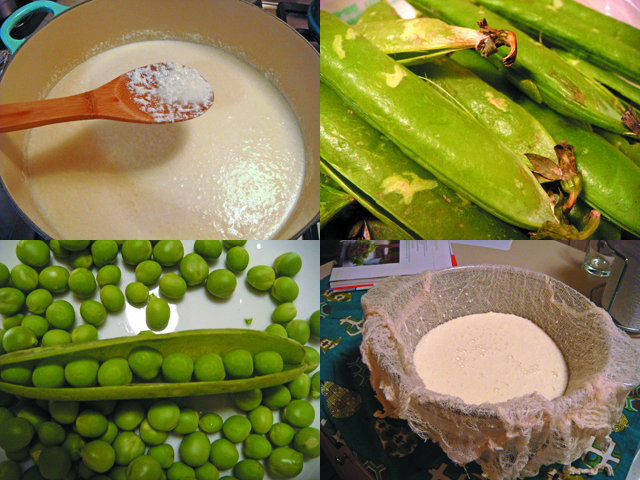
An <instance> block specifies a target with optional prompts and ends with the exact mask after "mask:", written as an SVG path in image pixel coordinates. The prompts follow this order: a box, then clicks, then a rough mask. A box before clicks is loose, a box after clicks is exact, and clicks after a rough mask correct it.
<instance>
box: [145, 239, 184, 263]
mask: <svg viewBox="0 0 640 480" xmlns="http://www.w3.org/2000/svg"><path fill="white" fill-rule="evenodd" d="M183 257H184V246H183V245H182V242H181V241H180V240H160V241H159V242H158V243H156V244H155V245H154V246H153V258H154V260H155V261H156V262H158V263H159V264H160V265H162V266H164V267H170V266H173V265H177V264H178V263H180V260H182V258H183Z"/></svg>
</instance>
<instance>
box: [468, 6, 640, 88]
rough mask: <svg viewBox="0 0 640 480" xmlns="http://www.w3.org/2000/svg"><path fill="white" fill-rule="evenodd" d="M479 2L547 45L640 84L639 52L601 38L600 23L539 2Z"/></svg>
mask: <svg viewBox="0 0 640 480" xmlns="http://www.w3.org/2000/svg"><path fill="white" fill-rule="evenodd" d="M477 2H478V3H479V4H480V5H483V6H485V7H486V8H488V9H490V10H491V11H492V12H494V13H496V14H498V15H500V16H501V17H504V18H506V19H507V20H509V21H510V22H511V23H513V24H514V25H516V26H517V27H518V28H520V29H522V30H524V32H526V33H528V34H529V35H531V36H532V37H534V38H539V39H540V41H541V42H542V43H544V44H552V45H555V46H558V47H562V48H563V49H565V50H568V51H570V52H571V53H573V54H574V55H577V56H579V57H581V58H588V59H589V61H590V62H591V63H593V64H594V65H597V66H599V67H601V68H604V69H606V70H607V71H611V72H613V73H617V74H619V75H622V76H623V77H625V78H627V79H629V80H631V81H632V82H640V50H636V49H635V48H633V47H630V46H629V45H627V44H626V43H624V42H622V41H620V40H617V39H615V38H613V37H610V36H608V35H601V34H600V31H599V30H598V24H597V23H591V22H589V23H584V22H576V19H575V18H573V17H567V16H565V15H563V14H559V13H557V12H555V11H554V10H552V9H550V8H545V6H544V2H542V1H538V0H477ZM594 20H595V19H594ZM635 35H636V36H637V35H640V31H638V30H637V31H636V33H635ZM594 36H595V38H594Z"/></svg>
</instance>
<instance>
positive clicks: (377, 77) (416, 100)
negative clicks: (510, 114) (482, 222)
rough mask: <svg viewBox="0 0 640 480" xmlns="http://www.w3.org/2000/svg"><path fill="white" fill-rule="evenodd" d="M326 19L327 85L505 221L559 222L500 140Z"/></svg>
mask: <svg viewBox="0 0 640 480" xmlns="http://www.w3.org/2000/svg"><path fill="white" fill-rule="evenodd" d="M321 21H322V25H323V27H322V28H323V41H322V43H321V46H320V49H321V56H322V62H321V66H320V77H321V80H323V81H325V83H327V84H329V85H330V86H331V87H333V88H334V89H335V90H336V91H337V92H338V93H339V94H340V96H341V97H343V98H344V99H346V100H347V101H348V103H349V105H351V106H352V107H353V108H354V109H355V110H356V111H357V112H358V113H359V114H360V115H361V116H362V117H363V118H364V119H365V120H366V121H367V122H368V123H369V124H371V125H372V126H374V127H375V128H376V129H378V130H379V131H380V132H382V133H383V134H384V135H385V136H387V137H388V138H389V139H390V140H391V141H393V142H394V143H395V144H396V145H398V146H399V147H400V149H401V150H402V151H403V152H404V153H405V154H406V155H408V156H409V157H410V158H411V159H413V160H414V161H415V162H417V163H418V164H419V165H420V166H422V167H423V168H425V169H427V170H429V171H430V172H431V173H432V174H434V175H435V177H436V178H437V179H438V180H439V181H441V182H443V183H444V184H445V185H447V186H448V187H450V188H452V189H453V190H455V191H456V192H458V194H460V195H461V196H463V198H467V199H469V200H471V201H473V202H474V203H476V204H477V205H478V206H480V207H482V208H483V209H485V210H486V211H488V212H489V213H491V214H493V215H494V216H496V217H498V218H500V219H501V220H503V221H506V222H508V223H511V224H513V225H516V226H519V227H522V228H528V229H538V228H539V227H540V226H541V225H543V224H544V223H545V222H548V221H549V222H557V219H556V218H555V216H554V214H553V209H552V208H551V204H550V202H549V199H548V198H547V196H546V194H545V192H544V191H543V190H542V188H541V187H540V185H539V184H538V182H537V181H536V179H535V178H534V176H533V174H532V173H531V172H530V171H529V170H528V168H527V167H526V166H525V164H524V163H523V162H522V160H520V158H519V156H518V155H516V154H515V153H513V152H511V150H509V148H508V147H507V146H506V145H504V144H503V143H502V142H501V141H500V140H499V139H498V138H497V137H495V136H494V135H493V134H492V133H491V132H489V131H488V130H486V129H485V128H484V127H483V126H482V125H480V124H479V123H477V122H475V121H469V118H470V117H469V116H468V115H467V114H465V113H464V112H462V111H461V110H460V109H458V108H454V107H452V106H451V104H450V102H449V101H448V100H447V99H445V98H444V97H443V96H442V95H441V94H440V93H439V92H437V91H436V90H435V89H434V87H432V86H431V85H429V84H427V83H425V82H424V81H423V80H421V79H420V78H418V77H417V76H416V75H414V74H413V73H411V72H409V71H408V70H407V69H405V68H404V67H402V66H401V65H399V64H398V63H397V62H395V61H393V59H391V58H390V57H388V56H387V55H385V54H384V53H383V52H381V51H380V50H378V49H377V48H376V47H375V46H374V45H372V44H371V43H370V42H369V41H367V40H366V39H365V38H364V37H362V36H361V35H360V34H358V33H357V32H356V31H355V30H354V29H352V28H350V27H349V26H348V25H347V24H345V23H344V22H342V21H340V20H338V19H337V18H336V17H334V16H333V15H331V14H329V13H327V12H324V11H321ZM462 138H463V139H464V141H461V139H462Z"/></svg>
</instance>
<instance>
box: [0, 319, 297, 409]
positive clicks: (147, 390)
mask: <svg viewBox="0 0 640 480" xmlns="http://www.w3.org/2000/svg"><path fill="white" fill-rule="evenodd" d="M139 346H148V347H152V348H155V349H156V350H158V351H159V352H160V353H161V354H162V356H163V357H166V356H167V355H169V354H171V353H177V352H182V353H187V354H188V355H189V356H191V357H192V358H199V357H200V356H202V355H204V354H207V353H217V354H218V355H221V356H224V355H225V354H226V353H227V352H229V351H231V350H234V349H238V348H241V349H245V350H248V351H249V352H250V353H251V354H252V355H255V354H256V353H258V352H261V351H276V352H278V353H279V354H280V355H281V356H282V360H283V361H284V369H283V370H282V372H280V373H275V374H271V375H263V376H258V377H251V378H245V379H240V380H222V381H216V382H184V383H134V384H130V385H125V386H114V387H90V388H36V387H23V386H20V385H14V384H10V383H6V382H0V390H2V391H4V392H6V393H10V394H13V395H19V396H21V397H27V398H38V399H44V400H74V401H86V400H114V399H117V400H121V399H130V398H159V397H183V396H190V395H210V394H215V393H228V392H238V391H243V390H252V389H255V388H265V387H269V386H273V385H281V384H283V383H286V382H288V381H291V380H293V379H294V378H296V377H297V376H298V375H300V374H301V373H303V372H304V370H305V369H306V368H307V366H306V364H305V363H304V362H303V359H304V356H305V353H306V352H305V350H304V348H303V347H302V345H300V344H299V343H297V342H295V341H293V340H289V339H287V338H283V337H280V336H278V335H273V334H270V333H266V332H260V331H251V330H242V329H202V330H187V331H183V332H174V333H167V334H158V335H149V336H146V335H145V336H133V337H122V338H113V339H109V340H99V341H96V342H84V343H78V344H67V345H56V346H52V347H41V348H34V349H31V350H29V351H28V352H15V353H10V354H5V355H2V356H0V369H3V368H5V367H16V366H24V367H27V368H29V369H31V370H33V369H34V368H35V367H36V365H38V363H39V362H40V361H42V360H45V359H47V360H53V359H55V360H58V361H60V362H62V363H63V364H66V363H67V362H68V361H69V360H71V359H74V358H78V357H81V356H87V355H88V356H91V357H93V358H95V359H96V360H98V361H99V362H100V363H102V362H104V361H106V360H108V359H110V358H114V357H125V358H127V357H128V355H129V353H130V352H131V350H133V349H134V348H135V347H139Z"/></svg>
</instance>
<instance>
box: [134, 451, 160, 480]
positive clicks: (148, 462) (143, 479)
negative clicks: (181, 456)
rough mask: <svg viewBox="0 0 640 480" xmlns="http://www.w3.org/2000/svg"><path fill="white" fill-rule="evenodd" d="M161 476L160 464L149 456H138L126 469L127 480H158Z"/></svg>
mask: <svg viewBox="0 0 640 480" xmlns="http://www.w3.org/2000/svg"><path fill="white" fill-rule="evenodd" d="M162 474H163V473H162V466H160V463H159V462H158V461H157V460H156V459H155V458H153V457H151V456H149V455H140V456H139V457H138V458H136V459H135V460H133V461H132V462H131V463H130V464H129V466H128V467H127V479H134V478H135V479H136V480H160V479H161V478H162Z"/></svg>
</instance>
